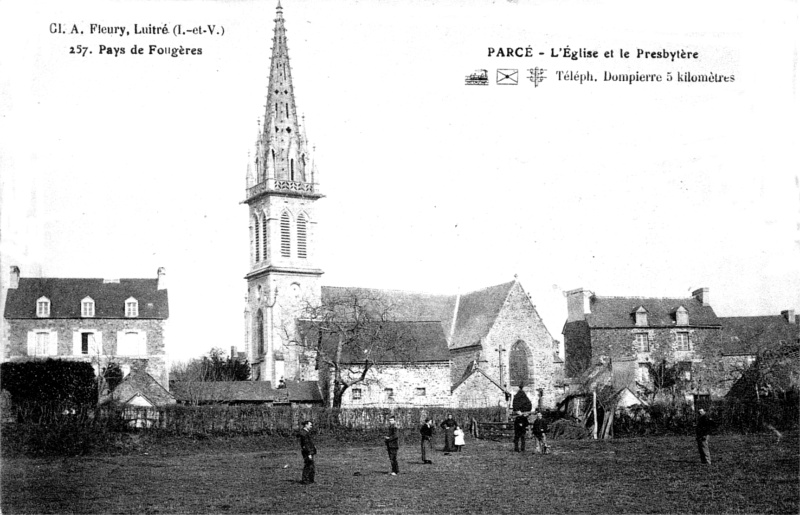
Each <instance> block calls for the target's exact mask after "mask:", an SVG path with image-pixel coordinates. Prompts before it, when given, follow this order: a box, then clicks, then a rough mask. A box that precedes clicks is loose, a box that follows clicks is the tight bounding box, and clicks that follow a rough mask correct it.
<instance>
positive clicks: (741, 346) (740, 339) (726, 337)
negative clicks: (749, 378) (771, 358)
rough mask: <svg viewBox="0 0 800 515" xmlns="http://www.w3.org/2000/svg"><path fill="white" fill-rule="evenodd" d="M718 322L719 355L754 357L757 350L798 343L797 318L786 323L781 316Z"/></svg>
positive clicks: (739, 318)
mask: <svg viewBox="0 0 800 515" xmlns="http://www.w3.org/2000/svg"><path fill="white" fill-rule="evenodd" d="M720 321H721V322H722V353H723V355H726V356H746V355H755V354H756V353H757V351H758V350H759V349H762V350H764V349H770V348H772V349H774V348H776V347H778V346H780V345H781V343H780V342H781V341H783V342H785V343H786V344H793V343H797V342H798V338H800V316H798V317H796V318H795V323H794V324H790V323H789V321H788V320H786V318H784V317H783V316H781V315H775V316H746V317H720Z"/></svg>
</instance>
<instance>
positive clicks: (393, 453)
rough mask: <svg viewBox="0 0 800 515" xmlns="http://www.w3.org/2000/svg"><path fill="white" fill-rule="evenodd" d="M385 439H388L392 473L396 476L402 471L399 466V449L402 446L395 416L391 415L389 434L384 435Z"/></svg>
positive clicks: (387, 444)
mask: <svg viewBox="0 0 800 515" xmlns="http://www.w3.org/2000/svg"><path fill="white" fill-rule="evenodd" d="M383 439H384V440H385V441H386V450H387V451H388V452H389V461H391V462H392V475H393V476H396V475H397V474H399V473H400V467H398V466H397V450H398V449H399V448H400V437H399V436H398V434H397V422H396V421H395V419H394V417H389V435H388V436H384V437H383Z"/></svg>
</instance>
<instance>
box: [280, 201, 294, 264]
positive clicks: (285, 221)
mask: <svg viewBox="0 0 800 515" xmlns="http://www.w3.org/2000/svg"><path fill="white" fill-rule="evenodd" d="M289 232H290V222H289V213H287V212H285V211H284V212H283V214H282V215H281V256H283V257H290V256H291V255H292V244H291V240H290V236H289Z"/></svg>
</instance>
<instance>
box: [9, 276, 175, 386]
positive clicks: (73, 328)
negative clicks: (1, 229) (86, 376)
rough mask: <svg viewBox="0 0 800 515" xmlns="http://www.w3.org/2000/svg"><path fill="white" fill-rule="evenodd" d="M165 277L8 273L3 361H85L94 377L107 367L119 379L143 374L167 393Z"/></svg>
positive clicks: (167, 303)
mask: <svg viewBox="0 0 800 515" xmlns="http://www.w3.org/2000/svg"><path fill="white" fill-rule="evenodd" d="M165 274H166V272H165V271H164V269H163V268H159V269H158V276H157V278H154V279H64V278H45V277H36V278H26V277H20V270H19V268H18V267H16V266H12V267H11V274H10V279H9V287H8V293H7V298H6V305H5V313H4V318H5V321H6V323H7V327H8V333H7V334H8V336H7V341H5V342H3V344H4V347H3V348H4V353H3V359H4V360H21V359H35V358H58V359H66V360H74V361H86V362H89V363H92V365H93V366H94V368H95V371H97V370H100V369H102V368H104V367H106V366H107V365H108V364H109V363H112V362H113V363H116V364H118V365H119V366H120V368H121V369H122V371H123V373H125V374H126V376H127V374H129V373H130V372H131V371H132V370H133V371H136V372H137V375H139V376H142V375H144V374H146V375H147V376H149V377H151V378H152V379H153V380H154V381H156V382H157V383H158V384H159V385H160V386H159V388H162V387H163V389H164V390H165V391H166V390H168V388H169V382H168V364H167V352H166V326H167V319H168V318H169V302H168V298H167V286H166V275H165ZM141 383H142V379H141V377H139V378H138V379H137V380H136V384H141ZM131 384H133V381H132V382H131ZM126 387H127V386H126ZM156 390H158V388H156ZM134 394H135V392H134V393H132V394H131V396H133V395H134ZM149 397H156V396H155V395H153V394H152V392H151V394H150V395H149Z"/></svg>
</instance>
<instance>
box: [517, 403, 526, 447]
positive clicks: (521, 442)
mask: <svg viewBox="0 0 800 515" xmlns="http://www.w3.org/2000/svg"><path fill="white" fill-rule="evenodd" d="M527 433H528V417H526V416H525V415H523V414H522V412H521V411H519V410H517V416H516V417H514V452H525V436H526V435H527Z"/></svg>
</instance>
